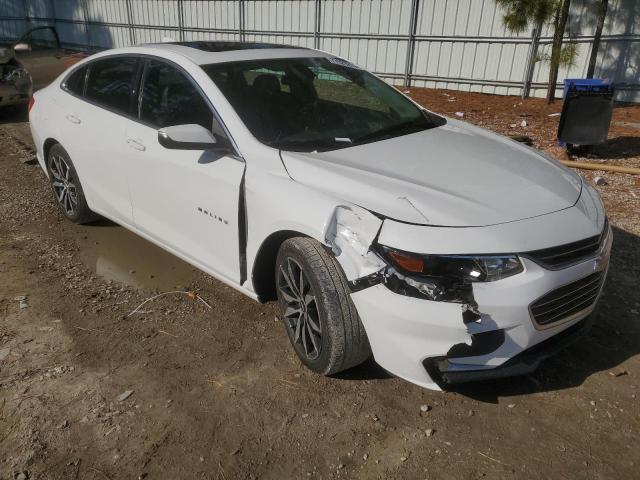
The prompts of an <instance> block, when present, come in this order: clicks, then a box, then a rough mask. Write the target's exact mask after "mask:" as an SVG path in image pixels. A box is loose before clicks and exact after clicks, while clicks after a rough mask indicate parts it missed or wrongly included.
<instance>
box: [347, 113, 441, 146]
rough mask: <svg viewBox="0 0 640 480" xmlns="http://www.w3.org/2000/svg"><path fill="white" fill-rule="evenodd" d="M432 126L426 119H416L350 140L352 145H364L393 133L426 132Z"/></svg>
mask: <svg viewBox="0 0 640 480" xmlns="http://www.w3.org/2000/svg"><path fill="white" fill-rule="evenodd" d="M432 126H433V124H432V123H431V122H430V121H429V120H428V119H427V118H426V117H418V118H416V119H413V120H409V121H407V122H401V123H396V124H395V125H389V126H388V127H384V128H381V129H379V130H375V131H373V132H369V133H365V134H364V135H360V136H359V137H356V138H354V139H352V144H353V145H356V144H358V143H364V142H367V141H369V140H374V139H377V138H383V137H386V136H388V135H393V134H394V133H410V132H412V131H416V132H417V131H420V130H426V129H427V128H431V127H432Z"/></svg>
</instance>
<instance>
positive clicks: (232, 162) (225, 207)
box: [126, 60, 245, 283]
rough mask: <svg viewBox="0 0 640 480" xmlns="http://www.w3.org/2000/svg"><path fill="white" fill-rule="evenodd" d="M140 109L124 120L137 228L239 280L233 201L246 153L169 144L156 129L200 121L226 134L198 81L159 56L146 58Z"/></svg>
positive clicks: (236, 197) (218, 134) (236, 200)
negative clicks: (177, 147) (135, 115)
mask: <svg viewBox="0 0 640 480" xmlns="http://www.w3.org/2000/svg"><path fill="white" fill-rule="evenodd" d="M140 90H141V92H140V103H139V109H138V110H139V112H138V117H139V121H134V120H131V121H130V122H129V123H128V126H127V132H126V138H127V140H126V141H127V144H128V147H129V148H128V149H127V150H128V152H129V154H128V155H127V164H128V174H129V183H130V188H131V200H132V205H133V217H134V222H135V226H136V228H138V229H139V230H140V231H142V232H143V233H145V234H147V235H149V236H150V237H151V238H153V239H154V240H156V241H157V242H158V243H160V244H162V245H164V246H166V247H168V248H169V249H170V250H173V251H175V252H176V253H179V254H181V255H182V256H183V257H185V258H186V259H187V260H190V261H191V263H193V264H195V265H197V266H199V267H201V268H204V269H205V270H209V271H212V272H215V273H217V274H219V275H222V276H223V277H225V278H226V279H228V280H230V281H232V282H234V283H239V282H240V255H239V230H238V208H239V195H240V184H241V182H242V177H243V175H244V168H245V164H244V161H243V160H242V159H241V158H239V157H237V156H236V155H234V154H232V153H228V152H224V153H223V152H216V151H213V150H211V151H204V150H175V149H167V148H165V147H163V146H162V145H160V144H159V143H158V129H160V128H162V127H167V126H172V125H184V124H199V125H202V126H204V127H205V128H208V129H210V130H212V131H213V133H214V134H215V135H216V137H217V138H218V139H220V140H221V143H222V142H223V141H224V140H226V137H225V136H224V133H223V131H222V129H221V128H219V123H218V122H217V121H216V119H215V117H214V115H213V112H212V110H211V108H210V107H209V104H208V103H207V101H206V100H205V98H204V97H203V95H202V93H201V92H200V89H199V88H198V87H197V86H196V85H195V83H194V82H193V80H192V79H191V78H190V77H188V76H187V74H186V73H185V72H183V71H182V70H180V69H178V68H177V67H176V66H174V65H172V64H169V63H165V62H162V61H156V60H150V61H147V64H146V66H145V70H144V74H143V78H142V84H141V89H140Z"/></svg>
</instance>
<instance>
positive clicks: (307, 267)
mask: <svg viewBox="0 0 640 480" xmlns="http://www.w3.org/2000/svg"><path fill="white" fill-rule="evenodd" d="M276 286H277V292H278V302H279V304H280V309H281V312H282V317H283V320H284V324H285V327H286V330H287V334H288V336H289V340H290V341H291V344H292V346H293V348H294V350H295V352H296V354H297V355H298V357H299V358H300V360H301V361H302V363H304V364H305V365H306V366H307V367H309V368H310V369H311V370H313V371H315V372H318V373H321V374H323V375H331V374H334V373H337V372H340V371H342V370H346V369H348V368H351V367H354V366H356V365H358V364H360V363H362V362H364V361H365V360H366V359H367V358H368V357H369V356H370V355H371V348H370V346H369V341H368V339H367V335H366V333H365V331H364V327H363V325H362V322H361V321H360V317H359V316H358V313H357V311H356V309H355V306H354V305H353V302H352V301H351V298H350V296H349V286H348V284H347V280H346V278H345V277H344V274H343V273H342V270H341V269H340V267H339V265H338V264H337V261H336V259H335V258H334V257H333V256H332V255H331V254H329V253H328V252H327V251H326V250H325V249H324V247H323V246H322V245H321V244H320V243H319V242H317V241H316V240H313V239H310V238H304V237H296V238H291V239H289V240H287V241H285V242H284V243H283V244H282V246H281V247H280V250H279V252H278V258H277V265H276Z"/></svg>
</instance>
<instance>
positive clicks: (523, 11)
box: [496, 0, 575, 103]
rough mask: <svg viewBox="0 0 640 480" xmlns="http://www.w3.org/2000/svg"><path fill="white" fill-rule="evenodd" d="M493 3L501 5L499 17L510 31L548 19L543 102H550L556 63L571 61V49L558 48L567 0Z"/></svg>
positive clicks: (558, 66)
mask: <svg viewBox="0 0 640 480" xmlns="http://www.w3.org/2000/svg"><path fill="white" fill-rule="evenodd" d="M496 3H497V4H498V5H500V6H501V7H502V8H503V9H504V11H505V13H504V16H503V17H502V21H503V23H504V25H505V26H506V27H507V29H509V30H511V31H512V32H518V33H519V32H523V31H524V30H525V29H526V28H527V27H528V26H529V25H531V24H535V25H542V24H544V23H550V24H551V25H552V26H553V43H552V47H551V56H550V57H549V58H548V60H549V82H548V85H547V102H548V103H551V102H553V101H554V99H555V93H556V82H557V81H558V69H559V68H560V64H562V63H571V62H572V61H573V60H574V58H575V49H569V50H566V51H565V52H563V48H562V40H563V37H564V31H565V27H566V25H567V19H568V18H569V7H570V6H571V0H496Z"/></svg>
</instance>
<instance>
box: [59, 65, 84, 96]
mask: <svg viewBox="0 0 640 480" xmlns="http://www.w3.org/2000/svg"><path fill="white" fill-rule="evenodd" d="M86 75H87V67H86V66H84V67H80V68H78V69H77V70H76V71H74V72H72V73H71V75H69V76H68V77H67V79H66V80H65V81H64V88H66V89H67V90H68V91H70V92H71V93H74V94H76V95H79V96H82V95H84V80H85V77H86Z"/></svg>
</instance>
